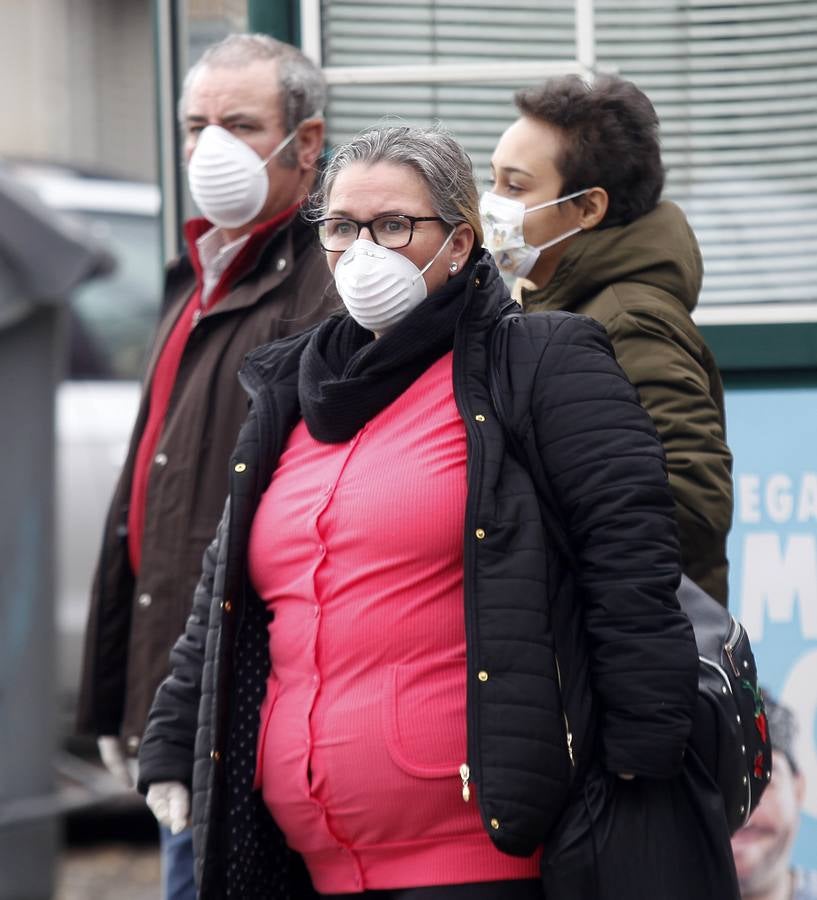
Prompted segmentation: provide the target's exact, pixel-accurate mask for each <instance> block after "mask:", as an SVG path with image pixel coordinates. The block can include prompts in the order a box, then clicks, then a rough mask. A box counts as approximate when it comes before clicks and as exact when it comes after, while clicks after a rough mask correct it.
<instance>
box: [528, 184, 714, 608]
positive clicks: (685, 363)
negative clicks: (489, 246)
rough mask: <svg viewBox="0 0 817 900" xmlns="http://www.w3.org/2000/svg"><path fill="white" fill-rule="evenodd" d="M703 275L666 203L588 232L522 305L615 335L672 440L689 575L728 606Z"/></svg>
mask: <svg viewBox="0 0 817 900" xmlns="http://www.w3.org/2000/svg"><path fill="white" fill-rule="evenodd" d="M702 278H703V263H702V261H701V253H700V249H699V247H698V242H697V241H696V239H695V235H694V234H693V232H692V229H691V228H690V227H689V224H688V223H687V220H686V217H685V216H684V214H683V212H682V211H681V209H680V208H679V207H678V206H676V205H675V204H674V203H670V202H668V201H663V202H661V203H660V204H659V205H658V206H657V207H656V208H655V209H654V210H653V211H652V212H650V213H648V214H647V215H645V216H642V217H641V218H639V219H636V220H635V221H634V222H631V223H630V224H629V225H623V226H616V227H611V228H603V229H600V230H599V229H596V230H593V231H588V232H585V233H583V234H581V235H579V237H577V238H576V239H575V241H574V242H573V243H572V244H571V245H570V247H569V248H568V249H567V251H566V253H565V255H564V256H563V257H562V259H561V261H560V263H559V266H558V268H557V270H556V272H555V274H554V276H553V278H552V279H551V281H550V282H549V283H548V284H547V285H545V287H543V288H540V289H537V290H524V289H523V290H522V304H523V306H524V308H525V310H526V311H539V310H545V309H563V310H569V311H570V312H575V313H582V314H584V315H587V316H591V317H592V318H594V319H596V321H598V322H600V323H601V324H602V325H604V327H605V328H606V329H607V333H608V334H609V336H610V340H611V342H612V345H613V348H614V350H615V353H616V357H617V359H618V362H619V365H620V366H621V367H622V369H624V371H625V372H626V373H627V376H628V377H629V379H630V381H632V383H633V384H634V385H635V387H636V388H637V390H638V393H639V396H640V397H641V402H642V404H643V405H644V407H645V408H646V409H647V411H648V412H649V413H650V415H651V416H652V418H653V421H654V422H655V426H656V428H657V430H658V433H659V435H660V436H661V439H662V441H663V443H664V450H665V453H666V456H667V467H668V470H669V480H670V485H671V487H672V491H673V494H674V497H675V504H676V508H677V514H678V525H679V528H680V533H681V554H682V559H683V567H684V572H685V573H686V574H687V575H688V576H689V577H690V578H692V579H693V580H694V581H696V582H697V583H698V584H700V585H701V587H703V588H704V589H705V590H706V591H708V592H709V593H710V594H711V595H712V596H713V597H715V598H716V599H717V600H719V601H720V602H721V603H724V604H725V603H726V600H727V590H728V588H727V574H728V564H727V560H726V536H727V534H728V532H729V528H730V525H731V522H732V456H731V453H730V452H729V448H728V446H727V445H726V429H725V415H724V404H723V384H722V382H721V378H720V374H719V372H718V369H717V366H716V365H715V360H714V358H713V356H712V353H711V352H710V350H709V348H708V347H707V345H706V343H705V342H704V339H703V337H702V336H701V334H700V332H699V331H698V329H697V327H696V326H695V324H694V322H693V321H692V318H691V313H692V310H693V309H695V306H696V304H697V302H698V294H699V292H700V289H701V281H702Z"/></svg>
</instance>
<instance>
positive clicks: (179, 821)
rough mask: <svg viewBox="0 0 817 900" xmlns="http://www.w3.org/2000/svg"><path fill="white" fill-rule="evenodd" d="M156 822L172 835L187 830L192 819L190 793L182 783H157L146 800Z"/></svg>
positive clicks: (149, 789)
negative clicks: (167, 829)
mask: <svg viewBox="0 0 817 900" xmlns="http://www.w3.org/2000/svg"><path fill="white" fill-rule="evenodd" d="M145 800H146V802H147V805H148V807H149V808H150V811H151V812H152V813H153V815H154V816H156V821H157V822H158V823H159V824H160V825H164V826H165V828H169V829H170V831H171V833H172V834H178V833H179V832H180V831H184V829H185V828H187V825H188V822H189V818H190V791H188V790H187V788H186V787H185V786H184V785H183V784H182V783H181V782H180V781H157V782H156V783H155V784H152V785H151V786H150V787H149V788H148V793H147V797H146V798H145Z"/></svg>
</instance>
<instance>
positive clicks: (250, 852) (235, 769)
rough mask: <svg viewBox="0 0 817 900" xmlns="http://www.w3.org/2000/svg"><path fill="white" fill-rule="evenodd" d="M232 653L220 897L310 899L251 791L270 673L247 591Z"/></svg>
mask: <svg viewBox="0 0 817 900" xmlns="http://www.w3.org/2000/svg"><path fill="white" fill-rule="evenodd" d="M245 605H246V608H245V611H244V618H243V621H242V625H241V631H240V633H239V635H238V636H237V639H236V645H235V652H234V666H235V672H234V678H233V685H234V701H233V703H234V705H233V711H232V724H231V727H230V740H229V744H228V746H227V747H226V752H225V761H224V765H225V774H226V780H225V785H224V789H225V791H226V796H225V798H224V800H225V804H224V805H225V807H226V809H227V815H226V826H225V827H226V834H225V835H224V838H225V840H224V846H225V848H226V866H225V871H226V875H225V885H224V894H225V896H226V897H228V898H235V900H310V898H312V897H317V896H318V895H317V894H315V893H314V891H313V890H312V887H311V883H310V882H309V878H308V876H307V875H306V872H305V870H304V868H303V863H302V862H301V860H300V857H297V856H296V855H295V854H293V853H292V852H291V851H290V850H289V849H288V848H287V846H286V843H285V842H284V838H283V835H282V834H281V832H280V830H279V829H278V827H277V826H276V825H275V823H274V822H273V820H272V818H271V816H270V815H269V813H268V811H267V808H266V806H265V805H264V801H263V799H262V798H261V793H260V791H253V789H252V784H253V780H254V777H255V758H256V747H257V741H258V726H259V715H260V708H261V703H262V701H263V699H264V693H265V690H266V682H267V677H268V675H269V670H270V660H269V638H268V632H267V622H268V613H267V611H266V609H265V608H264V606H263V605H262V603H261V602H260V601H259V600H258V598H257V597H256V596H255V595H254V594H253V593H252V592H251V591H250V590H248V591H247V597H246V604H245Z"/></svg>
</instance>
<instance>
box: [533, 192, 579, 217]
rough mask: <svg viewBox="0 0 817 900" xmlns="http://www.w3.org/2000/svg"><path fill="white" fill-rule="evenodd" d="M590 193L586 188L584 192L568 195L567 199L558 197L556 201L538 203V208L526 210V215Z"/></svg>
mask: <svg viewBox="0 0 817 900" xmlns="http://www.w3.org/2000/svg"><path fill="white" fill-rule="evenodd" d="M589 191H590V188H585V189H584V190H583V191H574V192H573V193H572V194H568V195H567V196H566V197H557V198H556V199H555V200H546V201H545V202H544V203H537V204H536V206H529V207H527V209H526V210H525V215H527V214H528V213H529V212H534V210H537V209H545V208H546V207H548V206H556V205H557V204H559V203H565V202H567V201H568V200H573V199H574V197H581V195H582V194H587V193H588V192H589Z"/></svg>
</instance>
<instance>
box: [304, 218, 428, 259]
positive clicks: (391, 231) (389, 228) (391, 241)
mask: <svg viewBox="0 0 817 900" xmlns="http://www.w3.org/2000/svg"><path fill="white" fill-rule="evenodd" d="M442 221H444V220H443V219H441V218H440V217H439V216H404V215H384V216H375V218H374V219H370V220H369V221H368V222H358V221H356V220H355V219H345V218H343V217H341V216H333V217H331V218H329V219H320V220H319V221H318V222H317V223H316V224H317V226H318V241H319V242H320V245H321V247H323V249H324V250H328V251H329V252H330V253H342V252H343V251H344V250H348V249H349V247H351V246H352V244H353V243H354V242H355V241H356V240H357V238H358V235H359V234H360V230H361V229H362V228H368V229H369V234H371V236H372V240H373V241H374V242H375V244H379V245H380V246H381V247H387V248H388V249H389V250H399V249H400V248H401V247H407V246H408V245H409V244H410V243H411V239H412V238H413V237H414V226H415V225H416V224H417V223H418V222H442Z"/></svg>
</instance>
